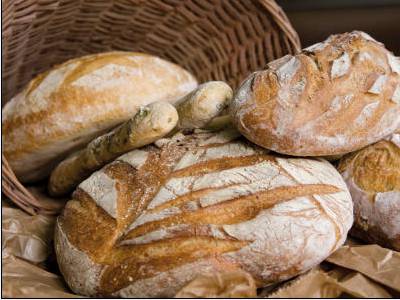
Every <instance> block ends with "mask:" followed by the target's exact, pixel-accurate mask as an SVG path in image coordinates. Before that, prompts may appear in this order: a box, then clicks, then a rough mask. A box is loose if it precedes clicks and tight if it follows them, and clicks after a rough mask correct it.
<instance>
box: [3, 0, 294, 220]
mask: <svg viewBox="0 0 400 300" xmlns="http://www.w3.org/2000/svg"><path fill="white" fill-rule="evenodd" d="M2 16H3V21H2V25H3V66H2V67H3V77H2V81H3V89H2V99H3V105H4V102H5V101H7V100H10V98H11V97H12V96H13V95H15V94H16V93H18V92H19V91H20V90H21V89H22V88H23V87H24V85H25V84H27V82H28V81H29V80H30V79H32V78H33V77H34V76H35V75H36V74H38V73H40V72H42V71H45V70H47V69H48V68H50V67H51V66H52V65H54V64H57V63H60V62H63V61H65V60H67V59H69V58H72V57H77V56H81V55H84V54H88V53H96V52H103V51H109V50H112V49H117V50H130V51H142V52H147V53H151V54H154V55H158V56H160V57H162V58H165V59H167V60H170V61H173V62H176V63H178V64H180V65H181V66H183V67H184V68H186V69H188V70H190V71H191V72H192V73H194V74H195V75H196V77H197V78H198V79H199V81H200V82H202V81H206V80H211V79H213V80H225V81H227V82H229V83H230V84H231V85H232V86H233V87H237V85H238V84H239V83H240V82H241V81H242V80H243V79H244V77H245V76H246V75H248V74H249V73H250V72H251V71H254V70H257V69H260V68H262V67H263V66H265V65H266V63H267V62H268V61H270V60H273V59H275V58H278V57H281V56H283V55H285V54H287V53H294V52H296V51H298V50H299V49H300V42H299V38H298V36H297V33H296V32H295V30H294V29H293V28H292V26H291V24H290V23H289V21H288V19H287V17H286V15H285V14H284V12H283V11H282V10H281V8H280V7H279V6H278V5H277V4H276V3H275V2H274V1H273V0H113V1H111V0H45V1H43V0H25V1H20V0H8V1H4V2H3V11H2ZM4 45H5V46H4ZM2 159H3V172H2V187H3V192H4V194H5V195H6V196H7V197H8V198H10V199H11V200H12V201H13V202H15V203H16V204H17V205H18V206H20V207H21V208H22V209H23V210H25V211H27V212H28V213H30V214H36V213H42V214H55V213H57V212H58V211H59V209H60V205H50V203H49V201H44V200H43V199H42V198H41V197H40V198H38V197H35V196H33V195H32V193H31V192H30V191H28V190H27V189H26V188H25V187H24V186H23V185H22V184H21V183H19V182H18V180H17V178H16V177H15V175H14V174H13V172H12V170H11V168H10V166H9V164H8V163H7V161H6V160H5V158H4V157H2Z"/></svg>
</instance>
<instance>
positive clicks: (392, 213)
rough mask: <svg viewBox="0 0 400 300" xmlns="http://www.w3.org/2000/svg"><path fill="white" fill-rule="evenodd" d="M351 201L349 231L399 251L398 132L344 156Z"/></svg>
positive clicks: (342, 164) (368, 240)
mask: <svg viewBox="0 0 400 300" xmlns="http://www.w3.org/2000/svg"><path fill="white" fill-rule="evenodd" d="M339 170H340V172H341V174H342V176H343V178H344V179H345V181H346V184H347V186H348V188H349V190H350V193H351V196H352V198H353V202H354V225H353V228H352V231H351V232H352V234H353V235H355V236H357V237H359V238H361V239H363V240H365V241H367V242H370V243H378V244H380V245H382V246H384V247H388V248H393V249H395V250H397V251H400V132H399V133H395V134H393V135H391V136H390V137H388V138H386V139H384V140H382V141H380V142H378V143H376V144H373V145H370V146H368V147H366V148H364V149H362V150H360V151H357V152H355V153H352V154H349V155H347V156H345V157H343V158H342V159H341V161H340V164H339Z"/></svg>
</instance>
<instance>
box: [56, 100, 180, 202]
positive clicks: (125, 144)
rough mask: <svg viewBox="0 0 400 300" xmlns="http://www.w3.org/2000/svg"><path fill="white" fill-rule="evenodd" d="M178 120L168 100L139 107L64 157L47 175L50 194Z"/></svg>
mask: <svg viewBox="0 0 400 300" xmlns="http://www.w3.org/2000/svg"><path fill="white" fill-rule="evenodd" d="M177 123H178V112H177V111H176V109H175V107H174V106H173V105H172V104H169V103H168V102H163V101H160V102H153V103H151V104H149V105H147V106H144V107H141V108H140V109H139V111H138V112H137V113H136V115H135V116H134V117H133V118H131V119H129V120H128V121H126V122H124V123H123V124H121V125H120V126H118V127H117V128H115V129H114V130H112V131H111V132H109V133H107V134H104V135H102V136H99V137H97V138H96V139H94V140H93V141H91V142H90V143H89V144H88V145H87V146H86V147H85V148H84V149H82V150H80V151H77V152H76V153H73V154H72V155H71V156H70V157H68V158H66V159H65V160H63V161H62V162H61V163H60V164H59V165H58V166H57V167H56V168H55V169H54V170H53V171H52V173H51V175H50V180H49V192H50V195H52V196H62V195H65V194H67V193H69V192H71V191H72V190H73V189H74V188H75V187H76V186H77V185H78V184H79V183H81V182H82V181H83V180H84V179H86V178H87V177H88V176H89V175H90V174H91V173H92V172H93V171H96V170H98V169H100V168H101V167H103V166H104V165H105V164H106V163H109V162H110V161H113V160H114V159H116V158H117V157H118V156H120V155H121V154H123V153H126V152H129V151H130V150H133V149H135V148H139V147H142V146H144V145H148V144H151V143H152V142H155V141H156V140H158V139H160V138H162V137H164V136H165V135H167V134H168V133H169V132H170V131H171V130H172V129H174V128H175V126H176V125H177Z"/></svg>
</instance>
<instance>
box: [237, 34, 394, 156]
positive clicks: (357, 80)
mask: <svg viewBox="0 0 400 300" xmlns="http://www.w3.org/2000/svg"><path fill="white" fill-rule="evenodd" d="M231 114H232V118H233V121H234V123H235V124H236V127H237V128H238V130H239V131H240V132H241V133H242V134H243V135H244V136H246V137H247V138H248V139H249V140H251V141H252V142H254V143H256V144H258V145H260V146H262V147H265V148H267V149H270V150H273V151H276V152H279V153H284V154H289V155H296V156H332V155H341V154H346V153H349V152H352V151H355V150H358V149H361V148H362V147H365V146H367V145H369V144H372V143H375V142H377V141H379V140H381V139H382V138H384V137H385V136H387V135H390V134H392V133H393V132H394V131H395V130H396V129H397V128H398V127H399V126H400V59H399V58H398V57H395V56H394V55H393V54H392V53H391V52H389V51H388V50H386V49H385V47H384V45H382V44H381V43H379V42H377V41H375V40H374V39H373V38H371V37H370V36H369V35H368V34H366V33H364V32H359V31H354V32H351V33H344V34H338V35H332V36H330V37H329V38H328V39H327V40H326V41H324V42H322V43H318V44H315V45H313V46H311V47H308V48H306V49H304V50H303V51H302V52H301V53H299V54H297V55H295V56H292V55H286V56H284V57H282V58H280V59H278V60H275V61H273V62H270V63H269V64H268V67H267V69H266V70H264V71H259V72H255V73H253V74H252V75H250V76H249V77H248V78H247V80H245V81H244V83H243V84H242V86H241V87H240V88H239V90H238V91H237V93H236V95H235V97H234V99H233V101H232V105H231Z"/></svg>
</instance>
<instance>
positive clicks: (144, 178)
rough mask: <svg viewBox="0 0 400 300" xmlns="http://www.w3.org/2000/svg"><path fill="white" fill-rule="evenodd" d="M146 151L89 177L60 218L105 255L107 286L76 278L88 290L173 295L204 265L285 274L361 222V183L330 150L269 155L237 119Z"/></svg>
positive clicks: (78, 240) (96, 255)
mask: <svg viewBox="0 0 400 300" xmlns="http://www.w3.org/2000/svg"><path fill="white" fill-rule="evenodd" d="M135 151H136V152H132V153H128V154H125V155H124V156H123V157H122V158H120V159H117V160H115V161H114V162H113V163H111V164H109V165H107V166H105V167H104V168H103V169H101V170H100V171H98V172H97V173H95V174H93V175H92V176H91V177H89V178H88V179H87V180H86V181H85V182H84V183H83V184H81V185H80V186H79V187H78V188H77V190H76V191H75V193H74V195H73V199H72V200H71V201H70V202H69V203H68V205H67V207H66V209H65V210H64V212H63V214H62V215H61V216H60V217H59V218H58V223H59V226H60V229H59V231H60V232H59V233H56V234H58V235H60V234H61V233H62V234H63V235H65V236H66V237H67V240H68V242H69V243H70V244H71V245H73V246H74V247H75V248H76V249H79V250H80V251H82V255H84V256H85V257H86V256H87V257H89V259H90V260H91V261H92V262H93V264H94V265H96V266H98V265H100V266H101V272H100V273H99V274H100V275H99V279H98V281H97V283H96V284H97V286H96V287H95V291H94V290H89V289H87V288H86V289H82V288H80V287H79V286H77V285H76V284H70V286H71V288H72V289H73V290H74V291H75V292H77V293H81V294H85V295H102V296H110V295H112V296H122V297H170V296H173V295H175V293H176V292H177V291H178V290H179V289H180V288H182V287H183V286H184V285H185V284H186V283H188V282H189V281H190V280H192V279H193V278H194V277H195V276H196V275H198V274H202V273H207V272H216V271H219V270H229V269H232V270H234V269H238V268H240V269H243V270H245V271H247V272H250V273H251V274H252V276H253V277H254V278H255V279H256V280H257V282H258V283H259V284H260V285H263V284H267V283H272V282H278V281H282V280H285V279H288V278H291V277H293V276H295V275H297V274H300V273H302V272H305V271H306V270H308V269H310V268H311V267H313V266H315V265H316V264H318V263H320V262H321V261H322V260H324V259H325V258H326V257H327V256H328V255H329V254H330V253H332V252H333V251H335V250H336V249H337V248H338V247H339V246H340V245H342V244H343V242H344V240H345V238H346V234H347V231H348V230H349V228H350V226H351V224H352V202H351V198H350V194H349V192H348V190H347V188H346V185H345V183H344V181H343V180H342V179H341V177H340V175H339V174H338V172H337V171H336V170H335V169H334V167H333V166H332V165H330V164H329V163H328V162H326V161H324V160H315V159H303V158H291V159H288V158H283V157H277V156H273V155H268V154H267V153H268V152H267V151H266V150H264V149H262V148H260V147H257V146H255V145H253V144H251V143H249V142H248V141H246V140H245V139H243V138H242V137H238V136H237V133H235V131H232V130H230V131H229V130H228V131H222V132H218V133H210V132H206V131H201V130H198V131H196V132H194V133H192V134H187V135H183V134H181V133H178V134H177V135H176V136H174V137H172V138H170V139H163V141H162V143H158V146H153V145H150V146H146V147H144V148H142V149H140V150H139V151H140V152H137V151H138V150H135ZM142 158H145V159H142ZM99 174H103V175H99ZM105 176H106V177H105ZM100 177H101V178H103V177H104V178H111V179H112V180H113V185H111V184H110V182H107V181H108V179H107V180H105V179H102V180H103V181H99V178H100ZM88 186H90V187H91V188H90V189H89V188H88ZM114 187H115V189H114ZM93 189H95V191H96V192H93ZM115 191H116V192H117V197H116V198H117V199H116V200H115V198H114V192H115ZM109 195H112V196H113V197H110V196H109ZM105 199H107V203H109V204H110V203H115V204H116V208H115V209H116V211H117V212H118V213H117V214H116V217H115V215H114V214H113V212H112V211H110V210H109V209H108V207H107V206H104V201H105ZM100 226H101V227H102V229H99V227H100ZM83 236H84V237H85V238H83ZM60 249H61V248H60ZM65 251H70V250H69V249H66V250H65ZM62 255H63V253H62V249H61V253H58V256H62ZM59 263H60V264H63V263H64V261H63V260H59ZM61 270H63V272H67V273H68V275H67V276H66V278H67V282H68V283H69V280H68V278H69V279H70V280H72V279H71V278H74V277H76V276H79V277H80V278H82V274H79V273H76V272H74V271H73V266H70V268H68V269H67V268H63V267H62V268H61ZM65 275H66V274H65ZM83 276H86V275H85V274H84V275H83ZM81 280H84V279H81ZM147 287H148V288H147ZM150 287H151V288H150Z"/></svg>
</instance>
